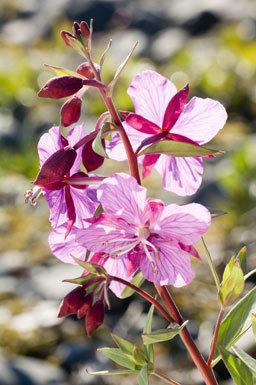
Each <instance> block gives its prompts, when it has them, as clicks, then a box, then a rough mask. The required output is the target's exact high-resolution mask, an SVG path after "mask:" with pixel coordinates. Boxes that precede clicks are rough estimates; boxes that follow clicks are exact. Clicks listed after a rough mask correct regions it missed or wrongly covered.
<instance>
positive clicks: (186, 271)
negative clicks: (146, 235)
mask: <svg viewBox="0 0 256 385" xmlns="http://www.w3.org/2000/svg"><path fill="white" fill-rule="evenodd" d="M154 245H155V246H158V247H160V252H159V254H160V259H159V260H158V259H156V258H155V257H154V255H153V253H151V255H152V257H153V260H154V262H155V265H156V270H157V274H156V272H155V271H154V269H153V268H152V265H151V263H150V261H149V259H148V258H146V256H145V257H144V258H141V263H140V268H141V272H142V274H143V276H144V277H145V278H146V279H147V280H149V281H151V282H154V283H156V284H157V285H160V286H164V285H173V286H175V287H181V286H185V285H188V284H190V282H191V281H192V279H193V278H194V272H193V270H192V268H191V264H190V257H189V256H188V255H187V254H185V253H183V252H182V251H181V250H180V249H179V248H176V247H173V246H172V245H169V244H168V242H164V241H160V240H159V241H155V242H154Z"/></svg>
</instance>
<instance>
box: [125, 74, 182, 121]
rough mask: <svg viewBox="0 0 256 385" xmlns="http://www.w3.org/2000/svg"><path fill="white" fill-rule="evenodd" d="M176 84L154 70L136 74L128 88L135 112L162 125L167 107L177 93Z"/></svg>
mask: <svg viewBox="0 0 256 385" xmlns="http://www.w3.org/2000/svg"><path fill="white" fill-rule="evenodd" d="M176 92H177V89H176V87H175V86H174V84H173V83H172V82H171V81H170V80H168V79H166V78H164V77H163V76H161V75H159V74H158V73H157V72H154V71H145V72H142V73H140V74H138V75H136V76H135V77H134V79H133V81H132V83H131V85H130V87H129V88H128V91H127V93H128V95H130V97H131V99H132V101H133V104H134V108H135V112H136V114H138V115H141V116H143V117H144V118H145V119H148V120H150V121H152V122H153V123H155V124H156V125H158V126H161V124H162V121H163V117H164V114H165V110H166V107H167V105H168V103H169V101H170V99H171V98H172V97H173V96H174V95H175V94H176Z"/></svg>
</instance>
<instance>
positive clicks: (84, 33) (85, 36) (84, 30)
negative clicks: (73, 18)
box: [80, 21, 90, 41]
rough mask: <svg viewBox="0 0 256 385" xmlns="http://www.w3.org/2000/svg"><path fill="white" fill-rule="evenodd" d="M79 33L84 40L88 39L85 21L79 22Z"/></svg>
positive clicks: (88, 33) (87, 27)
mask: <svg viewBox="0 0 256 385" xmlns="http://www.w3.org/2000/svg"><path fill="white" fill-rule="evenodd" d="M80 31H81V33H82V35H83V37H84V39H85V41H87V40H88V39H89V37H90V28H89V26H88V24H87V23H86V22H85V21H81V23H80Z"/></svg>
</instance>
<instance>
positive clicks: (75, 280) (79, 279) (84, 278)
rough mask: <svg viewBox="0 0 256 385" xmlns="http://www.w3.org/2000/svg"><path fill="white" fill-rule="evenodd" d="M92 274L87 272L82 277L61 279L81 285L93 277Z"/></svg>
mask: <svg viewBox="0 0 256 385" xmlns="http://www.w3.org/2000/svg"><path fill="white" fill-rule="evenodd" d="M94 277H95V275H94V274H88V275H85V276H82V277H77V278H72V279H63V281H62V282H70V283H75V284H77V285H83V284H84V283H85V282H87V281H89V280H90V279H92V278H94Z"/></svg>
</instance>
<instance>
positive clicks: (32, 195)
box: [24, 186, 42, 206]
mask: <svg viewBox="0 0 256 385" xmlns="http://www.w3.org/2000/svg"><path fill="white" fill-rule="evenodd" d="M41 194H42V189H41V187H39V186H35V187H34V188H32V189H31V190H28V191H26V192H25V194H24V197H25V202H26V203H28V202H30V203H31V205H32V206H35V205H36V204H37V200H38V198H39V197H40V195H41Z"/></svg>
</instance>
